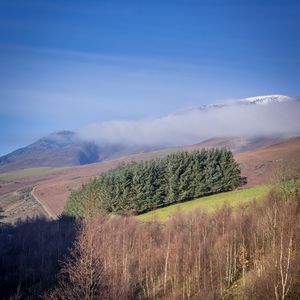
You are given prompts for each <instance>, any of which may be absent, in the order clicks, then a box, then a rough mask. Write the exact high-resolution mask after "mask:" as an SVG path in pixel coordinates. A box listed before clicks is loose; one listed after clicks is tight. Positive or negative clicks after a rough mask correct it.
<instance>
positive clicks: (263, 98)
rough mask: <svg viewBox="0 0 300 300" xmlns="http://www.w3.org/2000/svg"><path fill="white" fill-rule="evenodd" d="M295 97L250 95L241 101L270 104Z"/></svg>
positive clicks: (287, 100) (292, 99) (288, 100)
mask: <svg viewBox="0 0 300 300" xmlns="http://www.w3.org/2000/svg"><path fill="white" fill-rule="evenodd" d="M294 100H295V99H294V98H292V97H289V96H285V95H266V96H257V97H249V98H244V99H241V100H239V101H238V102H240V103H249V104H270V103H274V102H290V101H294Z"/></svg>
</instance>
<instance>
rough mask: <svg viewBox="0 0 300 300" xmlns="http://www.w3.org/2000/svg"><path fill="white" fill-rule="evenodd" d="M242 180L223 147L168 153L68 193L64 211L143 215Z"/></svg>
mask: <svg viewBox="0 0 300 300" xmlns="http://www.w3.org/2000/svg"><path fill="white" fill-rule="evenodd" d="M245 182H246V179H245V178H244V177H242V176H241V172H240V168H239V165H238V164H237V163H236V162H235V160H234V158H233V155H232V152H231V151H230V150H228V149H226V148H222V149H203V150H200V151H193V152H190V153H189V152H182V153H176V154H171V155H169V156H167V157H166V158H163V159H159V160H152V161H146V162H140V163H132V164H129V165H124V166H120V167H118V168H117V169H114V170H111V171H108V172H107V173H105V174H103V175H102V176H101V177H99V178H97V179H93V180H92V181H90V182H89V183H88V184H86V185H84V186H83V187H82V188H81V189H79V190H78V191H74V192H72V193H71V196H70V198H69V201H68V202H67V205H66V207H65V213H66V214H67V215H73V216H83V214H84V212H85V211H86V208H87V207H88V206H90V207H93V209H94V208H96V209H105V210H106V211H108V212H112V213H117V214H124V213H125V214H127V213H141V212H144V211H148V210H153V209H155V208H158V207H160V206H164V205H168V204H171V203H175V202H178V201H184V200H189V199H193V198H197V197H201V196H204V195H209V194H214V193H219V192H225V191H230V190H233V189H235V188H237V187H239V186H241V185H243V184H245Z"/></svg>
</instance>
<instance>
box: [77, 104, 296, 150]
mask: <svg viewBox="0 0 300 300" xmlns="http://www.w3.org/2000/svg"><path fill="white" fill-rule="evenodd" d="M299 116H300V102H299V101H293V102H287V103H272V104H268V105H227V106H225V107H221V108H210V109H208V110H197V109H194V110H190V111H188V112H185V113H181V114H171V115H168V116H165V117H162V118H156V119H144V120H138V121H120V120H116V121H109V122H103V123H99V124H91V125H89V126H87V127H85V128H82V129H81V130H80V131H79V135H80V137H81V138H84V139H88V140H94V141H96V142H97V143H99V144H106V143H110V144H118V143H122V144H135V145H151V146H174V145H185V144H192V143H196V142H199V141H201V140H203V139H206V138H211V137H217V136H249V137H251V136H269V135H284V136H293V135H298V134H300V121H299Z"/></svg>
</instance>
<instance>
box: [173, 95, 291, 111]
mask: <svg viewBox="0 0 300 300" xmlns="http://www.w3.org/2000/svg"><path fill="white" fill-rule="evenodd" d="M292 101H296V99H295V98H292V97H289V96H286V95H265V96H256V97H248V98H243V99H239V100H229V101H226V102H224V103H217V104H205V105H201V106H199V107H197V108H192V109H190V111H193V110H201V111H205V110H208V109H215V108H223V107H227V106H240V105H251V104H259V105H267V104H272V103H283V102H292ZM183 113H185V112H179V113H178V114H183Z"/></svg>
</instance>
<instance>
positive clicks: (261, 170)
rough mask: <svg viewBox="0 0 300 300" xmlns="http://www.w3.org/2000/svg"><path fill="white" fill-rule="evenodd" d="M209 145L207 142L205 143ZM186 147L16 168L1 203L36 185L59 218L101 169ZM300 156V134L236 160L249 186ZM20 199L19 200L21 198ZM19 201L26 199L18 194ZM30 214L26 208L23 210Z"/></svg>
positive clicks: (1, 183)
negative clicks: (68, 164) (51, 166)
mask: <svg viewBox="0 0 300 300" xmlns="http://www.w3.org/2000/svg"><path fill="white" fill-rule="evenodd" d="M202 145H203V144H198V145H194V146H193V147H192V148H190V147H188V148H187V149H186V150H189V149H195V148H196V147H199V149H200V148H201V147H202ZM205 147H207V144H206V145H205ZM183 149H184V148H172V149H165V150H160V151H154V152H149V153H142V154H136V155H131V156H124V157H122V158H119V159H115V160H110V161H105V162H101V163H94V164H89V165H83V166H75V167H69V168H62V169H53V170H49V169H40V168H36V169H31V170H30V171H27V172H24V171H22V172H20V171H15V172H13V173H7V174H3V176H1V177H0V206H2V205H1V202H2V200H1V199H3V198H4V197H5V198H6V199H7V198H8V199H9V197H8V196H9V195H11V196H10V197H14V194H13V193H15V192H17V191H19V190H22V189H24V188H26V187H31V188H32V187H33V186H35V189H34V195H35V196H36V197H37V198H38V199H39V200H40V202H41V203H42V204H43V206H44V207H46V208H47V210H48V211H51V216H52V217H53V218H57V216H59V215H60V214H61V212H62V211H63V209H64V205H65V203H66V200H67V198H68V196H69V194H70V192H71V191H72V190H76V189H78V188H79V187H80V186H81V185H82V184H83V183H86V182H88V181H89V180H90V179H91V178H93V177H95V176H99V175H100V174H101V173H103V172H105V171H107V170H109V169H111V168H116V167H117V166H119V165H120V164H123V163H128V162H131V161H142V160H150V159H154V158H159V157H165V156H166V155H168V154H170V153H174V152H177V151H182V150H183ZM299 157H300V137H297V138H291V139H286V140H285V141H283V142H280V143H276V144H273V145H269V146H266V147H261V148H258V149H255V150H251V151H247V152H244V153H238V154H236V155H235V158H236V160H237V161H238V162H239V163H240V164H241V169H242V175H243V176H246V177H248V183H247V187H253V186H256V185H260V184H265V183H267V182H268V181H269V176H270V174H271V172H272V169H273V168H274V166H276V164H277V163H278V162H280V161H282V160H284V161H294V160H296V159H299ZM18 199H19V200H18ZM18 199H16V203H23V200H22V199H20V198H18ZM23 214H24V215H26V211H23Z"/></svg>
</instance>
